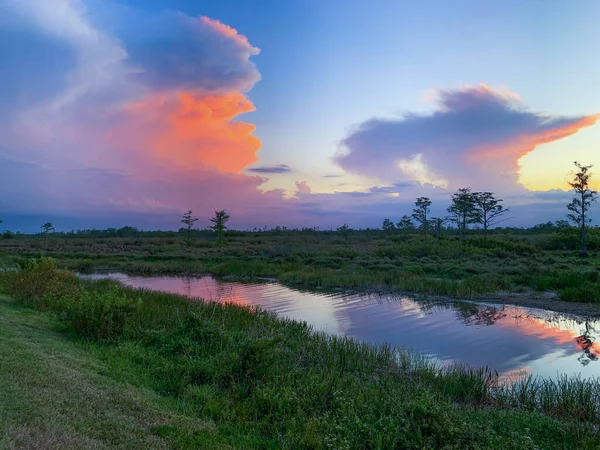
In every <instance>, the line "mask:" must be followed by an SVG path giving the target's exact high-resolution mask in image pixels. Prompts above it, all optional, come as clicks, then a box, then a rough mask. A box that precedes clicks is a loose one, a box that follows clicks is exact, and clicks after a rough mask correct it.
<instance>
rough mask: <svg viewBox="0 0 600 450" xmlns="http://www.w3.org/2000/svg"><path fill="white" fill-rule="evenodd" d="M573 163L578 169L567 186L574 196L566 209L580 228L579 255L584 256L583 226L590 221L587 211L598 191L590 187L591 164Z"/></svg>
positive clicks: (585, 253)
mask: <svg viewBox="0 0 600 450" xmlns="http://www.w3.org/2000/svg"><path fill="white" fill-rule="evenodd" d="M574 164H575V166H576V167H577V169H578V170H579V171H578V172H577V173H576V174H575V175H574V176H573V180H572V181H569V186H571V187H572V188H573V190H575V197H574V198H573V200H571V203H569V204H568V205H567V209H568V210H569V211H571V212H570V213H569V214H567V217H568V218H569V219H570V220H571V221H572V222H573V223H575V224H576V225H577V226H578V227H579V228H580V230H581V250H580V252H579V256H582V257H586V256H587V246H586V243H585V227H586V224H588V223H590V222H591V221H592V219H590V218H589V217H588V216H587V213H588V211H589V209H590V206H591V204H592V203H593V202H595V201H596V196H597V195H598V193H597V192H596V191H594V190H592V189H590V178H591V177H592V174H591V172H590V169H591V168H592V166H583V165H581V164H579V163H578V162H577V161H575V162H574Z"/></svg>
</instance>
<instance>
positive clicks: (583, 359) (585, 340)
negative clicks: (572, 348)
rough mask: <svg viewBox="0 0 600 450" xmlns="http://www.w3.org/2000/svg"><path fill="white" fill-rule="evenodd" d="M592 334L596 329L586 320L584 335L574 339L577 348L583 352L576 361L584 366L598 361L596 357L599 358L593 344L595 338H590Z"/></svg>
mask: <svg viewBox="0 0 600 450" xmlns="http://www.w3.org/2000/svg"><path fill="white" fill-rule="evenodd" d="M592 332H596V329H595V328H594V327H593V326H592V325H590V323H589V322H588V321H587V320H586V322H585V333H583V334H582V335H581V336H577V337H576V338H575V343H576V344H577V347H579V348H580V349H581V350H583V353H582V354H581V355H580V356H579V358H577V361H579V362H580V363H581V364H582V365H584V366H587V365H588V364H589V363H591V362H592V361H598V357H599V356H600V349H599V348H598V346H597V345H596V343H595V340H596V338H595V337H594V336H591V333H592Z"/></svg>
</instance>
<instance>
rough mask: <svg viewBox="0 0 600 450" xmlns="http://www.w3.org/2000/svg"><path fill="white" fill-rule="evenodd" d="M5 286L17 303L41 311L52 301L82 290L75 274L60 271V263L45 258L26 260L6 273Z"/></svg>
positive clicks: (4, 276) (4, 274)
mask: <svg viewBox="0 0 600 450" xmlns="http://www.w3.org/2000/svg"><path fill="white" fill-rule="evenodd" d="M2 284H3V285H4V289H5V291H6V293H7V294H9V295H10V296H12V297H13V298H15V299H16V300H17V301H19V302H21V303H26V304H30V305H35V306H38V307H40V308H46V307H48V303H49V301H51V300H52V299H58V298H61V297H62V296H64V295H66V294H67V293H71V294H73V293H74V292H77V293H79V292H80V291H81V289H80V286H79V285H78V281H77V279H76V278H75V277H74V276H73V274H72V273H71V272H69V271H63V270H58V267H57V265H56V261H54V260H53V259H52V258H45V257H41V258H34V259H28V260H25V262H23V263H22V264H20V265H19V266H18V267H17V270H15V271H8V272H4V273H3V274H2Z"/></svg>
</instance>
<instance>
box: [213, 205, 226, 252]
mask: <svg viewBox="0 0 600 450" xmlns="http://www.w3.org/2000/svg"><path fill="white" fill-rule="evenodd" d="M230 218H231V216H230V215H229V214H227V211H225V210H224V209H223V210H221V211H217V210H215V215H214V216H213V217H211V218H210V221H211V222H212V223H213V224H214V225H211V226H210V227H209V228H211V229H213V230H215V231H216V232H217V234H218V236H219V245H221V244H222V243H223V231H225V230H226V229H227V226H226V225H225V224H226V223H227V221H228V220H229V219H230Z"/></svg>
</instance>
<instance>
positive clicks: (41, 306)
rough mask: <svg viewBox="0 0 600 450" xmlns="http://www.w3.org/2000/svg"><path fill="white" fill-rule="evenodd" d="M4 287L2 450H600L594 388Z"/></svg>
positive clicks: (271, 320) (214, 311) (120, 293)
mask: <svg viewBox="0 0 600 450" xmlns="http://www.w3.org/2000/svg"><path fill="white" fill-rule="evenodd" d="M36 274H43V275H44V276H43V279H42V280H40V281H39V282H38V283H37V284H36V285H35V286H36V287H35V289H34V290H32V289H31V287H30V285H31V283H30V282H27V283H24V282H23V280H31V279H32V278H35V276H36ZM0 285H1V286H3V287H4V289H5V291H6V292H7V293H10V295H11V296H13V297H17V298H20V300H19V302H16V301H14V300H10V299H9V298H7V297H2V298H1V299H0V324H1V325H2V326H1V328H0V339H1V341H0V342H1V345H0V356H1V357H2V365H0V399H1V400H2V401H1V402H0V430H1V431H2V436H3V438H2V439H4V441H0V442H2V444H0V447H1V446H2V445H5V446H7V447H21V448H27V447H30V448H31V447H35V446H38V447H39V446H42V447H44V446H45V447H46V448H49V447H50V448H51V447H52V446H54V447H55V448H59V447H61V448H64V447H68V448H77V447H80V448H93V447H94V446H96V447H102V446H110V447H112V446H115V447H118V446H119V445H120V446H122V447H123V448H161V447H166V448H273V449H275V448H277V449H278V448H294V449H327V448H351V449H376V448H381V449H383V448H402V449H412V448H414V449H417V448H419V449H420V448H447V449H453V448H456V449H458V448H460V449H463V448H518V449H533V448H548V449H553V448H556V449H559V448H560V449H564V448H598V444H599V442H598V440H597V437H596V433H595V428H594V424H595V423H597V422H598V420H600V401H599V399H598V392H599V390H598V385H597V383H596V382H595V381H591V382H587V381H582V380H578V379H566V378H565V379H563V380H559V381H558V382H556V381H551V380H537V379H525V380H523V381H521V382H520V383H517V384H516V385H511V386H505V385H501V384H498V382H497V381H498V380H497V376H496V374H494V373H491V372H490V371H489V370H486V369H471V368H468V367H459V366H455V367H450V368H442V367H441V366H439V365H436V364H434V363H432V362H431V361H428V360H426V359H424V358H422V357H420V356H419V355H416V354H413V353H409V352H406V351H403V350H398V349H394V348H390V347H388V346H381V347H375V346H372V345H367V344H363V343H359V342H355V341H353V340H350V339H347V338H340V337H334V336H328V335H325V334H322V333H316V332H314V331H312V330H311V329H310V328H309V327H308V326H307V325H306V324H304V323H298V322H293V321H290V320H285V319H280V318H277V317H275V316H273V315H272V314H270V313H267V312H264V311H260V310H252V309H247V308H242V307H239V306H235V305H220V304H212V303H203V302H189V301H186V300H185V299H184V298H183V297H179V296H175V295H170V294H165V293H158V292H150V291H139V290H133V289H130V288H126V287H123V286H121V285H119V284H117V283H114V282H111V281H107V280H105V281H101V282H78V281H76V280H73V279H71V278H65V276H64V273H61V272H60V271H57V270H56V269H55V266H54V265H53V262H52V261H51V260H42V261H38V262H37V263H36V264H30V265H29V266H27V267H25V268H24V269H23V270H21V271H18V272H9V273H3V274H1V275H0ZM24 289H27V295H28V296H29V298H32V299H33V298H35V299H36V300H27V297H26V296H23V295H20V294H22V293H23V290H24ZM102 305H103V308H102V309H99V308H100V306H102ZM99 311H100V312H99ZM93 319H96V320H93ZM102 330H110V332H108V331H106V332H102ZM40 443H41V444H40ZM46 444H47V445H46Z"/></svg>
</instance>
